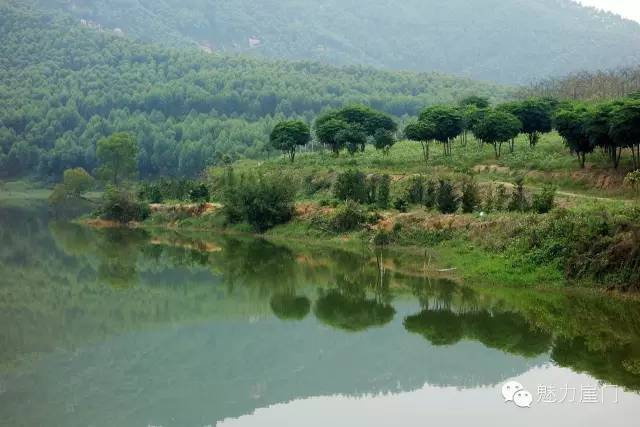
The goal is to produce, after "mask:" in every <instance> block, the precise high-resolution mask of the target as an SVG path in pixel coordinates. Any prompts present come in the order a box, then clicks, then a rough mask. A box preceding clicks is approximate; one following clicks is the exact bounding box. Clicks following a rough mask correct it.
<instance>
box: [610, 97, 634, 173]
mask: <svg viewBox="0 0 640 427" xmlns="http://www.w3.org/2000/svg"><path fill="white" fill-rule="evenodd" d="M610 125H611V127H610V130H609V132H610V136H611V139H612V140H613V141H614V142H615V143H616V145H618V146H619V147H625V148H627V147H628V148H630V149H631V152H632V154H633V168H634V169H640V100H635V99H629V100H626V101H625V102H623V103H621V104H620V105H617V106H616V107H615V108H614V109H613V111H612V114H611V122H610Z"/></svg>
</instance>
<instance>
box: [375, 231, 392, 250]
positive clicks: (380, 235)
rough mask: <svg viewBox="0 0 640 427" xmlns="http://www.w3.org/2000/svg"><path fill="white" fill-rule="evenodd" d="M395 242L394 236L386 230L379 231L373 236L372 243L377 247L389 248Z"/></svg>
mask: <svg viewBox="0 0 640 427" xmlns="http://www.w3.org/2000/svg"><path fill="white" fill-rule="evenodd" d="M392 241H393V236H392V235H391V233H389V232H388V231H386V230H378V231H377V232H376V234H375V235H374V236H373V240H372V243H373V244H374V245H375V246H387V245H390V244H391V243H392Z"/></svg>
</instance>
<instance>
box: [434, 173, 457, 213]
mask: <svg viewBox="0 0 640 427" xmlns="http://www.w3.org/2000/svg"><path fill="white" fill-rule="evenodd" d="M436 203H437V205H438V210H439V211H440V212H442V213H444V214H448V213H455V212H456V211H457V210H458V206H459V205H460V199H459V198H458V195H457V194H456V192H455V189H454V188H453V185H452V184H451V183H450V182H449V181H445V180H441V181H440V185H439V186H438V193H437V195H436Z"/></svg>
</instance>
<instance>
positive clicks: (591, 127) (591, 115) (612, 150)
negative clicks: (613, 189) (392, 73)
mask: <svg viewBox="0 0 640 427" xmlns="http://www.w3.org/2000/svg"><path fill="white" fill-rule="evenodd" d="M615 106H616V103H612V102H607V103H604V104H598V105H595V106H592V107H591V108H589V109H588V110H587V111H586V113H585V117H584V130H585V132H586V134H587V137H588V138H589V142H590V143H591V145H592V146H594V147H601V148H602V149H603V150H604V151H605V152H606V153H607V155H608V156H609V159H610V160H611V163H612V165H613V167H614V168H616V169H617V168H618V164H619V162H620V154H621V151H622V148H621V147H618V145H617V144H616V142H615V141H614V140H613V138H611V134H610V130H611V114H612V112H613V109H614V108H615Z"/></svg>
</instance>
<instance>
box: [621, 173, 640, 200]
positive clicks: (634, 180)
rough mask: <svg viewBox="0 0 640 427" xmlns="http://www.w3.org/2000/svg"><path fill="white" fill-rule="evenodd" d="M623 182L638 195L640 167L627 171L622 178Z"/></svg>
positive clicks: (639, 193) (639, 190)
mask: <svg viewBox="0 0 640 427" xmlns="http://www.w3.org/2000/svg"><path fill="white" fill-rule="evenodd" d="M624 183H625V185H627V186H629V187H631V188H632V189H633V191H634V192H635V194H636V195H637V196H638V195H640V169H638V170H635V171H633V172H629V173H628V174H627V176H625V178H624Z"/></svg>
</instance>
